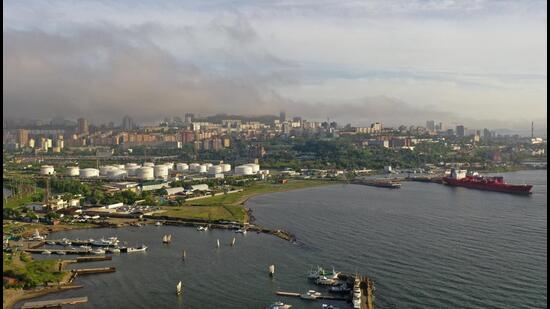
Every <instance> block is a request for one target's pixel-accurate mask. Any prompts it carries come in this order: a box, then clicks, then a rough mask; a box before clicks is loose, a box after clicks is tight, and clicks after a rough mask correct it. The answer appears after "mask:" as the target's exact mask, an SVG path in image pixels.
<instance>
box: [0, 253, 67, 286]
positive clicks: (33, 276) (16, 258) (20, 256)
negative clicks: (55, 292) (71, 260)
mask: <svg viewBox="0 0 550 309" xmlns="http://www.w3.org/2000/svg"><path fill="white" fill-rule="evenodd" d="M2 266H3V275H4V276H8V277H13V278H16V279H18V280H20V281H21V282H22V284H23V286H24V287H26V288H31V287H36V286H38V285H44V284H46V283H48V282H58V281H62V279H63V277H64V276H65V274H66V272H65V271H59V261H58V260H33V259H32V257H31V256H30V254H27V253H22V252H16V253H14V254H6V253H4V254H3V265H2Z"/></svg>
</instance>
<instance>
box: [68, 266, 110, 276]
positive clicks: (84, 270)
mask: <svg viewBox="0 0 550 309" xmlns="http://www.w3.org/2000/svg"><path fill="white" fill-rule="evenodd" d="M72 271H73V272H74V273H76V274H78V275H88V274H99V273H114V272H115V271H116V268H115V267H98V268H81V269H73V270H72Z"/></svg>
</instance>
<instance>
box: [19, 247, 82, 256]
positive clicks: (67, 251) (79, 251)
mask: <svg viewBox="0 0 550 309" xmlns="http://www.w3.org/2000/svg"><path fill="white" fill-rule="evenodd" d="M46 250H48V251H50V252H51V253H52V254H59V253H60V252H61V253H62V254H61V255H63V253H65V255H66V254H77V255H88V254H93V253H92V252H91V251H89V250H85V249H53V248H42V249H24V251H25V252H28V253H35V254H41V253H42V252H44V251H46Z"/></svg>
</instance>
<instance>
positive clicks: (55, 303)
mask: <svg viewBox="0 0 550 309" xmlns="http://www.w3.org/2000/svg"><path fill="white" fill-rule="evenodd" d="M87 302H88V296H84V297H75V298H64V299H53V300H42V301H33V302H26V303H24V304H23V306H21V309H32V308H55V307H58V308H59V307H61V305H76V304H83V303H87Z"/></svg>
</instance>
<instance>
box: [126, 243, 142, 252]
mask: <svg viewBox="0 0 550 309" xmlns="http://www.w3.org/2000/svg"><path fill="white" fill-rule="evenodd" d="M146 250H147V246H146V245H141V246H139V247H135V248H133V247H129V248H128V249H127V252H128V253H132V252H145V251H146Z"/></svg>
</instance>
